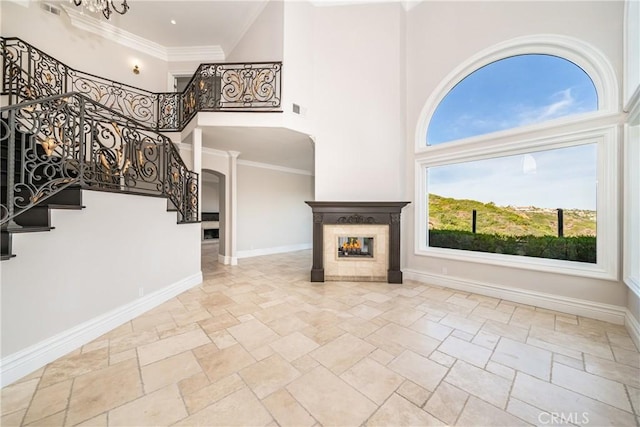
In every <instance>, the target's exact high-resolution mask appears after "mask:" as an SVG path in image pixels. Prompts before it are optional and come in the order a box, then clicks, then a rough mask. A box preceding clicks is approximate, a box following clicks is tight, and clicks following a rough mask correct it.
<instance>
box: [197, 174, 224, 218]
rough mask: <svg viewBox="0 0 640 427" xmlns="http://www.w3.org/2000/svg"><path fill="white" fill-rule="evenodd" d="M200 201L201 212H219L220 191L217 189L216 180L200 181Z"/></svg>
mask: <svg viewBox="0 0 640 427" xmlns="http://www.w3.org/2000/svg"><path fill="white" fill-rule="evenodd" d="M203 175H204V174H203ZM201 203H202V212H220V191H219V190H218V182H211V181H203V182H202V200H201Z"/></svg>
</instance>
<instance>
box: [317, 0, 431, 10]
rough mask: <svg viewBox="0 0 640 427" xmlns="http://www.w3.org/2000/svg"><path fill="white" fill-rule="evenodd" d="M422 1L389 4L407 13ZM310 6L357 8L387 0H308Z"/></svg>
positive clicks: (399, 0)
mask: <svg viewBox="0 0 640 427" xmlns="http://www.w3.org/2000/svg"><path fill="white" fill-rule="evenodd" d="M422 1H423V0H392V1H391V3H400V5H401V6H402V8H403V9H404V10H405V11H409V10H411V9H413V8H414V7H416V6H417V5H418V4H420V3H421V2H422ZM310 2H311V4H312V5H314V6H317V7H334V6H354V5H355V6H357V5H363V4H383V3H389V2H390V1H389V0H310Z"/></svg>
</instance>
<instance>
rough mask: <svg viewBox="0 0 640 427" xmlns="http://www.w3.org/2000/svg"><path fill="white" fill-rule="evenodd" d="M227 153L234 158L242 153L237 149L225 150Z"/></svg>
mask: <svg viewBox="0 0 640 427" xmlns="http://www.w3.org/2000/svg"><path fill="white" fill-rule="evenodd" d="M227 153H228V154H229V157H232V158H234V159H237V158H238V156H239V155H240V154H242V153H240V152H239V151H227Z"/></svg>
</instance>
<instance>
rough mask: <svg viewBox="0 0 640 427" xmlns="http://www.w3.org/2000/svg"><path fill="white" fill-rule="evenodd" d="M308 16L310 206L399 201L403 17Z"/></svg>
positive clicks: (323, 12)
mask: <svg viewBox="0 0 640 427" xmlns="http://www.w3.org/2000/svg"><path fill="white" fill-rule="evenodd" d="M314 15H315V16H314V42H313V48H312V51H313V63H314V70H313V72H314V77H313V79H314V94H313V96H314V104H313V107H314V108H313V115H314V121H315V131H314V136H315V142H316V145H315V155H316V163H315V174H316V200H399V199H401V198H402V197H403V194H404V191H403V190H404V189H403V180H404V169H405V167H406V165H405V160H404V150H405V146H404V130H405V129H404V109H405V105H404V94H403V92H404V90H405V88H404V85H403V81H404V79H403V75H402V69H403V68H402V66H401V63H402V62H403V60H404V51H403V39H404V36H405V35H404V19H405V12H404V10H403V8H402V6H401V5H400V3H390V4H367V5H355V6H339V7H317V8H316V9H315V11H314ZM285 67H286V65H285Z"/></svg>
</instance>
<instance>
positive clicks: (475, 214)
mask: <svg viewBox="0 0 640 427" xmlns="http://www.w3.org/2000/svg"><path fill="white" fill-rule="evenodd" d="M477 219H478V211H476V210H475V209H474V210H473V212H472V215H471V231H472V232H473V234H476V220H477Z"/></svg>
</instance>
